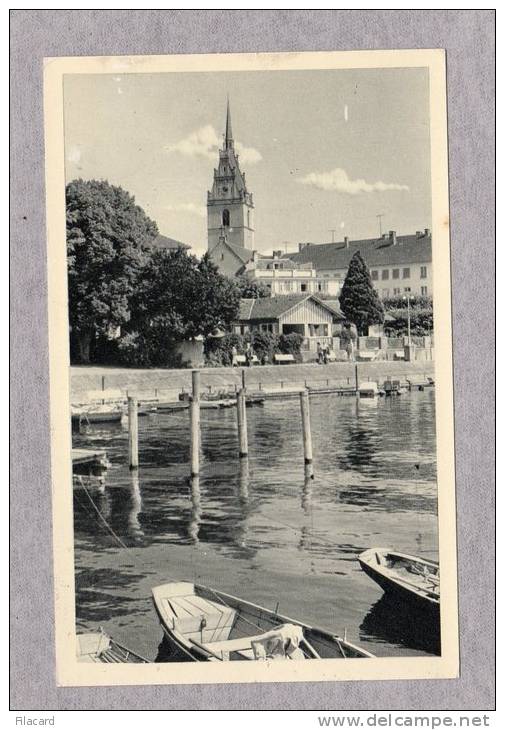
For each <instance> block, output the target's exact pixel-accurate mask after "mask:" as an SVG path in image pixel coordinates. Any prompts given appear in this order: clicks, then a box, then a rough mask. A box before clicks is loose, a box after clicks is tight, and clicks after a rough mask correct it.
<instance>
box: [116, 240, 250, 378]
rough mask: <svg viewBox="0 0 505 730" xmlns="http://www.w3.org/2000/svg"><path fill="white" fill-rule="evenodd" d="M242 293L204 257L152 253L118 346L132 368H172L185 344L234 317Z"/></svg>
mask: <svg viewBox="0 0 505 730" xmlns="http://www.w3.org/2000/svg"><path fill="white" fill-rule="evenodd" d="M239 301H240V294H239V291H238V288H237V287H236V285H235V284H234V282H233V281H232V280H230V279H229V278H228V277H226V276H223V275H222V274H220V273H219V271H218V269H217V267H216V266H215V264H214V263H213V262H212V261H211V260H210V258H209V256H208V255H207V254H206V255H205V256H203V258H202V259H201V260H198V259H197V258H196V257H195V256H192V255H190V254H187V253H186V252H185V251H183V250H181V249H178V250H169V251H167V250H154V251H152V252H151V253H150V255H149V257H148V258H147V261H146V264H145V266H144V267H143V269H142V272H141V275H140V277H139V280H138V284H137V287H136V290H135V292H134V293H133V294H132V297H131V300H130V306H131V318H130V322H129V324H128V327H127V330H128V332H127V335H125V337H124V340H123V341H122V342H120V344H119V347H120V350H121V351H122V352H123V355H124V357H125V358H127V359H128V361H129V362H130V363H131V362H132V361H134V360H135V358H137V360H138V362H139V364H141V365H144V366H149V365H165V366H167V365H174V358H175V357H176V356H175V355H174V352H175V350H176V347H177V344H178V343H180V342H182V341H183V340H188V339H192V338H195V337H198V336H200V335H201V336H203V337H204V338H206V337H208V336H209V335H210V334H212V332H213V331H214V330H215V329H216V328H226V327H228V326H229V325H230V324H231V322H232V321H233V320H235V319H236V317H237V314H238V308H239Z"/></svg>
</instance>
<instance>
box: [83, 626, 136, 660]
mask: <svg viewBox="0 0 505 730" xmlns="http://www.w3.org/2000/svg"><path fill="white" fill-rule="evenodd" d="M77 661H79V662H88V663H98V664H100V663H102V664H147V663H148V660H147V659H144V657H142V656H140V655H139V654H135V652H133V651H131V650H130V649H127V648H126V647H125V646H122V644H118V642H117V641H114V639H112V638H111V637H110V636H108V635H107V634H106V633H105V632H104V631H99V632H96V633H89V634H77Z"/></svg>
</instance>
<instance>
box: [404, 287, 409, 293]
mask: <svg viewBox="0 0 505 730" xmlns="http://www.w3.org/2000/svg"><path fill="white" fill-rule="evenodd" d="M403 291H404V292H405V294H408V293H409V292H410V286H406V287H405V289H404V290H403Z"/></svg>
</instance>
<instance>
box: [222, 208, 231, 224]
mask: <svg viewBox="0 0 505 730" xmlns="http://www.w3.org/2000/svg"><path fill="white" fill-rule="evenodd" d="M223 226H224V227H225V228H229V227H230V211H229V210H227V209H226V208H225V209H224V210H223Z"/></svg>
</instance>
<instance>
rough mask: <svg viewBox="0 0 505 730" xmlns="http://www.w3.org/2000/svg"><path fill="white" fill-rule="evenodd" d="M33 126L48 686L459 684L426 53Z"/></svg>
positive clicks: (55, 93) (303, 64)
mask: <svg viewBox="0 0 505 730" xmlns="http://www.w3.org/2000/svg"><path fill="white" fill-rule="evenodd" d="M44 105H45V130H46V138H45V139H46V183H47V240H48V277H49V279H48V289H49V326H50V340H49V342H50V378H51V434H52V483H53V495H52V499H53V516H54V568H55V603H56V616H55V622H56V623H55V626H56V654H57V681H58V684H60V685H63V686H71V685H88V686H92V685H115V684H118V685H119V684H125V685H134V684H180V683H223V682H233V683H237V682H273V681H276V682H278V681H282V682H301V681H335V680H351V679H352V680H377V679H404V678H405V679H406V678H447V677H456V676H458V671H459V656H458V596H457V570H456V567H457V560H456V511H455V475H454V424H453V378H452V346H451V280H450V241H449V198H448V163H447V121H446V83H445V54H444V51H443V50H402V51H399V50H398V51H395V50H391V51H352V52H335V53H274V54H261V53H260V54H226V55H224V54H223V55H219V54H216V55H179V56H177V55H172V56H137V57H86V58H48V59H46V60H45V91H44ZM231 663H233V665H232V664H231Z"/></svg>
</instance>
